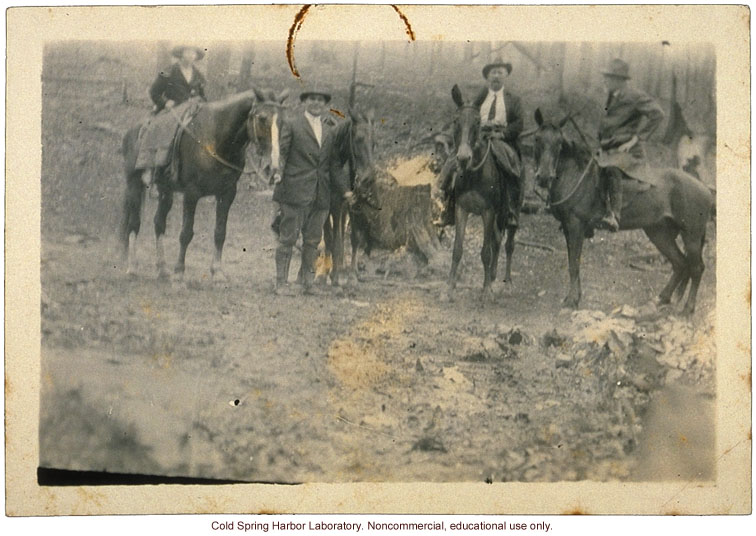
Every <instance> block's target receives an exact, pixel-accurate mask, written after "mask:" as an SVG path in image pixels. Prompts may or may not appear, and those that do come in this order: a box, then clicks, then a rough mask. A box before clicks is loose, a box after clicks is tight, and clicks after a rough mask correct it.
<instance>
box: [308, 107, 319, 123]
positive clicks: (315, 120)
mask: <svg viewBox="0 0 756 536" xmlns="http://www.w3.org/2000/svg"><path fill="white" fill-rule="evenodd" d="M305 117H306V118H307V120H308V121H309V122H310V123H320V116H319V115H318V116H315V115H312V114H311V113H310V112H308V111H307V110H305Z"/></svg>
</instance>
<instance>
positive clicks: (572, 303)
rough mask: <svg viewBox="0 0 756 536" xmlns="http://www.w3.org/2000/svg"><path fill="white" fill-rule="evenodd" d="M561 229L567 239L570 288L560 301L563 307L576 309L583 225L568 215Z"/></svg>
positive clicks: (578, 292)
mask: <svg viewBox="0 0 756 536" xmlns="http://www.w3.org/2000/svg"><path fill="white" fill-rule="evenodd" d="M562 229H563V231H564V238H565V239H566V241H567V260H568V265H569V273H570V290H569V292H568V293H567V296H566V297H565V298H564V301H563V302H562V303H563V304H564V306H565V307H569V308H571V309H577V307H578V304H580V297H581V294H582V289H581V288H580V256H581V255H582V253H583V236H584V233H585V225H584V224H583V222H582V221H580V220H579V219H578V218H575V217H569V218H568V219H567V220H566V221H564V222H562Z"/></svg>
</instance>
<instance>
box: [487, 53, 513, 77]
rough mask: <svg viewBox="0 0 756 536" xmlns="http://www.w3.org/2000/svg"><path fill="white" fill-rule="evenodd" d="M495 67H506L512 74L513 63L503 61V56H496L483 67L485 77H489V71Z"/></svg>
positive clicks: (508, 72)
mask: <svg viewBox="0 0 756 536" xmlns="http://www.w3.org/2000/svg"><path fill="white" fill-rule="evenodd" d="M494 67H504V68H505V69H506V70H507V74H508V75H509V74H512V64H511V63H507V62H505V61H503V60H502V59H501V58H496V60H494V62H493V63H489V64H488V65H486V66H485V67H483V78H488V72H489V71H490V70H491V69H493V68H494Z"/></svg>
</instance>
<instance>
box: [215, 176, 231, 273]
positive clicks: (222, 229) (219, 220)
mask: <svg viewBox="0 0 756 536" xmlns="http://www.w3.org/2000/svg"><path fill="white" fill-rule="evenodd" d="M235 198H236V184H234V185H233V186H230V187H229V188H228V189H227V190H225V191H224V192H223V193H221V194H219V195H216V196H215V236H214V241H215V254H214V255H213V262H212V263H211V264H210V276H211V277H212V278H213V279H217V280H218V281H226V280H227V279H228V278H227V277H226V274H225V272H224V271H223V244H225V243H226V225H227V224H228V211H229V210H230V209H231V204H232V203H233V202H234V199H235Z"/></svg>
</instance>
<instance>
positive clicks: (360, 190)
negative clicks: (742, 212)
mask: <svg viewBox="0 0 756 536" xmlns="http://www.w3.org/2000/svg"><path fill="white" fill-rule="evenodd" d="M374 143H375V142H374V139H373V112H372V110H371V111H369V112H367V113H363V112H361V111H358V110H356V109H354V108H352V107H350V109H349V117H348V119H347V120H346V121H343V122H342V123H341V124H339V125H338V127H337V129H336V143H334V153H335V154H334V155H333V156H332V157H333V158H336V159H337V161H338V162H339V164H340V165H341V166H342V167H343V166H344V165H345V164H348V166H347V169H348V173H349V186H350V188H351V190H352V195H353V197H352V199H351V201H346V200H345V199H343V197H341V192H333V194H332V197H331V204H330V211H329V215H328V219H327V220H326V223H325V226H324V229H323V237H324V241H325V246H326V256H329V255H330V257H331V258H332V260H333V267H332V269H331V274H330V277H331V284H332V285H333V286H339V285H340V283H341V276H342V274H343V272H344V241H345V232H346V225H347V219H349V222H350V227H351V243H352V258H351V267H350V272H349V280H350V281H352V282H353V281H354V280H356V278H357V247H358V246H359V244H360V242H361V235H362V234H364V233H365V231H366V229H365V228H364V227H365V226H366V225H367V222H366V221H365V219H364V217H362V212H361V211H363V210H365V209H366V207H367V208H368V209H379V207H378V205H377V204H376V199H375V189H374V185H375V171H374V168H373V149H374Z"/></svg>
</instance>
